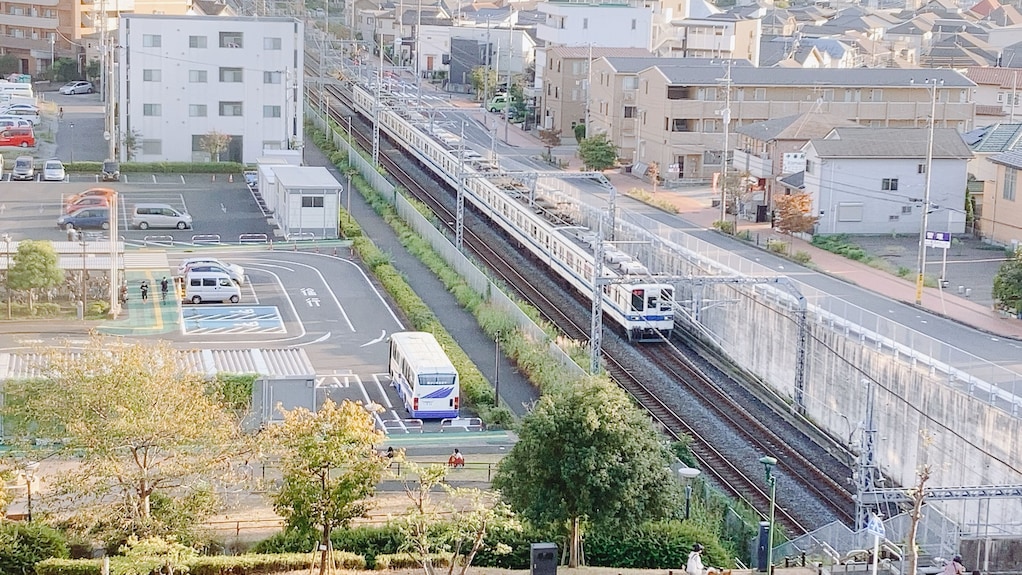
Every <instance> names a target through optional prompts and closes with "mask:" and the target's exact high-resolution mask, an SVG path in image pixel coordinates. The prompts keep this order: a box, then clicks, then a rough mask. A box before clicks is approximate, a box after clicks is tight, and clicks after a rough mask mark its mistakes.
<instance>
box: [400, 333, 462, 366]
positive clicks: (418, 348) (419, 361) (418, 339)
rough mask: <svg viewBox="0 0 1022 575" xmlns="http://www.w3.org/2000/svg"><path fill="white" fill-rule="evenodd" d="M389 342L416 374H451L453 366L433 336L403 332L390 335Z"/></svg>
mask: <svg viewBox="0 0 1022 575" xmlns="http://www.w3.org/2000/svg"><path fill="white" fill-rule="evenodd" d="M390 341H391V343H392V344H393V345H395V346H397V347H399V348H400V349H401V353H402V354H403V355H404V357H405V361H407V362H408V364H409V365H411V366H412V367H413V368H414V369H415V371H416V372H418V373H453V372H456V370H455V369H454V364H453V363H451V360H450V358H448V357H447V354H446V353H445V352H444V349H443V348H442V347H440V343H439V342H437V340H436V338H435V337H433V334H431V333H427V332H424V331H405V332H400V333H395V334H391V336H390Z"/></svg>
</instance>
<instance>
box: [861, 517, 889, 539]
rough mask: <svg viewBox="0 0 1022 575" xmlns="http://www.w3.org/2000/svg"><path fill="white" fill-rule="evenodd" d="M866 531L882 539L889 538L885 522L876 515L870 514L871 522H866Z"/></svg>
mask: <svg viewBox="0 0 1022 575" xmlns="http://www.w3.org/2000/svg"><path fill="white" fill-rule="evenodd" d="M866 531H867V532H869V533H872V534H873V535H876V536H877V537H880V538H881V539H882V538H884V537H887V529H885V528H884V522H883V520H882V519H880V517H878V516H877V515H876V514H875V513H870V514H869V521H867V522H866Z"/></svg>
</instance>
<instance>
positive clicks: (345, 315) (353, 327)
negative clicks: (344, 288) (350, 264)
mask: <svg viewBox="0 0 1022 575" xmlns="http://www.w3.org/2000/svg"><path fill="white" fill-rule="evenodd" d="M262 261H271V262H276V263H288V264H291V265H294V266H301V267H303V268H308V269H310V270H312V271H313V272H314V273H315V274H316V275H317V276H319V279H320V281H322V282H323V287H325V288H326V291H328V292H330V298H331V299H332V300H334V304H336V305H337V309H339V310H341V317H343V318H344V322H345V323H347V324H348V328H349V329H351V331H352V333H354V332H356V331H357V330H356V329H355V326H354V325H352V323H351V319H350V318H349V317H348V313H347V312H345V311H344V306H342V305H341V301H340V300H338V299H337V294H335V293H334V290H333V289H331V288H330V283H329V282H328V281H326V278H325V277H323V274H322V273H320V271H319V270H318V269H316V268H314V267H313V266H310V265H308V264H303V263H298V262H283V261H281V260H262ZM366 283H368V284H369V285H370V286H371V285H372V283H371V282H370V281H369V278H366ZM388 309H389V308H388Z"/></svg>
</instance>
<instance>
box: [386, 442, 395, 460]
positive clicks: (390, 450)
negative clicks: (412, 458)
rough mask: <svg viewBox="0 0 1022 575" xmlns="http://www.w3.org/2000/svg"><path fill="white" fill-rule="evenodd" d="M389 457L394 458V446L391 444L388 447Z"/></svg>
mask: <svg viewBox="0 0 1022 575" xmlns="http://www.w3.org/2000/svg"><path fill="white" fill-rule="evenodd" d="M387 459H394V446H393V445H391V446H390V447H388V448H387Z"/></svg>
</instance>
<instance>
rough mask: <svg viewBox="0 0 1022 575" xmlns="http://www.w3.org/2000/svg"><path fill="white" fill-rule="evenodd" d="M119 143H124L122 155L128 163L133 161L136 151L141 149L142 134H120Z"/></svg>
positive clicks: (136, 131) (134, 131)
mask: <svg viewBox="0 0 1022 575" xmlns="http://www.w3.org/2000/svg"><path fill="white" fill-rule="evenodd" d="M121 141H122V142H124V153H125V154H126V155H127V156H128V161H129V162H130V161H132V160H134V159H135V156H136V155H137V154H138V151H139V150H141V149H142V132H139V131H138V130H135V129H131V130H128V131H127V132H124V133H123V134H121Z"/></svg>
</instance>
